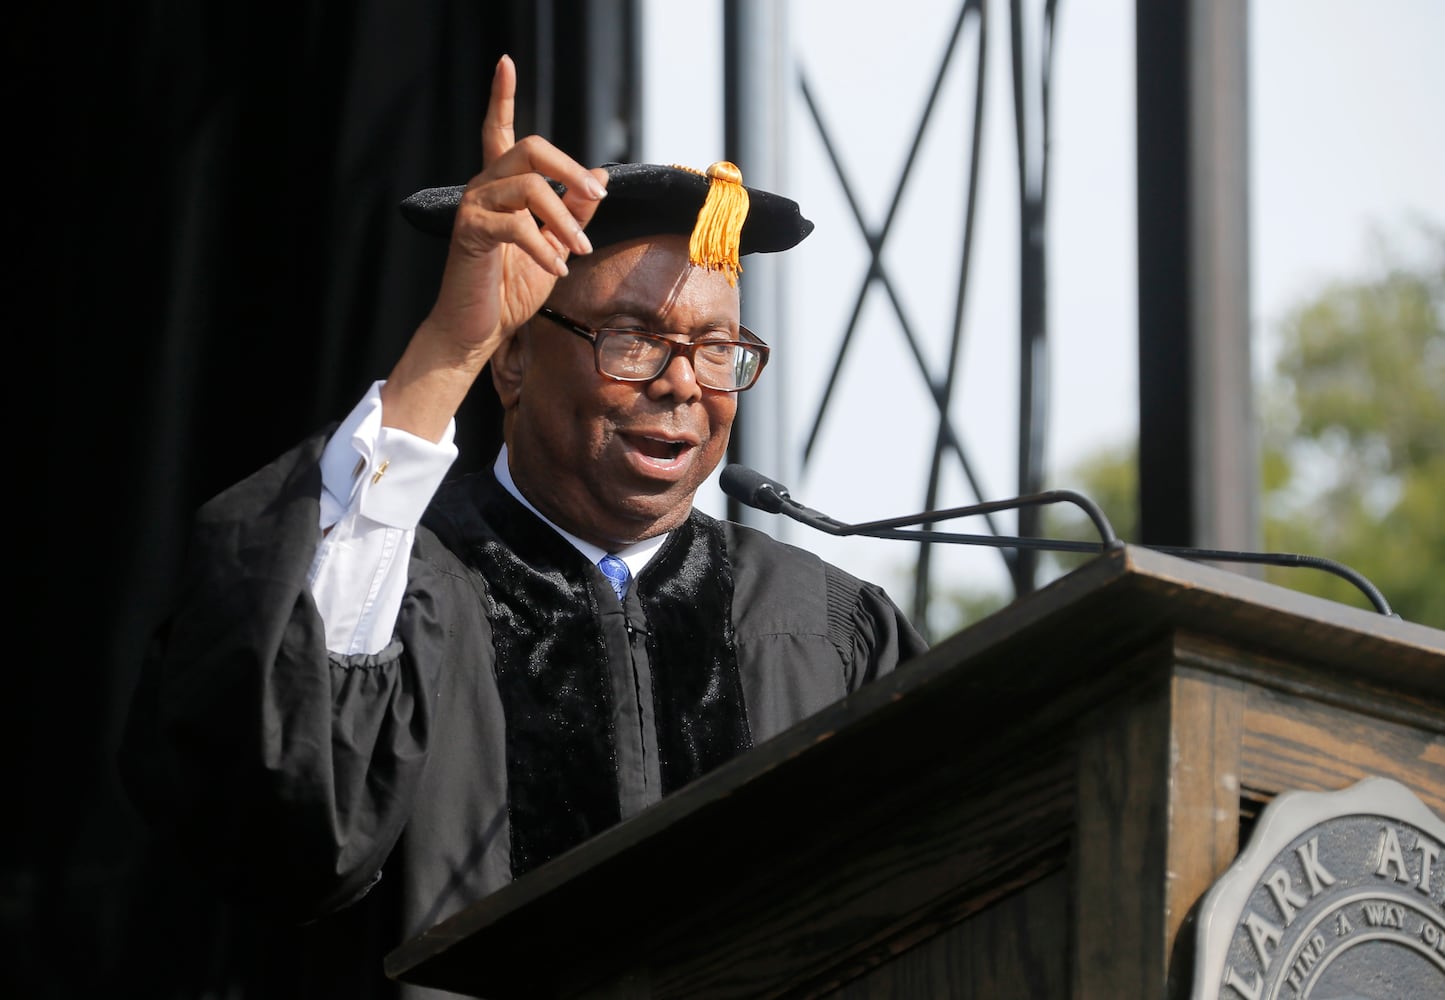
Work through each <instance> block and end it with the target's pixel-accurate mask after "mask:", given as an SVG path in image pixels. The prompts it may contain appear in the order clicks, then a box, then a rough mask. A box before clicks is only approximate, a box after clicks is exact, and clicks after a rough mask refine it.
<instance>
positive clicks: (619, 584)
mask: <svg viewBox="0 0 1445 1000" xmlns="http://www.w3.org/2000/svg"><path fill="white" fill-rule="evenodd" d="M597 566H598V568H599V569H601V570H602V575H603V576H605V577H607V579H608V581H609V582H610V583H611V584H612V589H613V590H615V591H617V599H618V600H619V601H620V600H623V599H624V596H623V595H625V594H626V593H627V581H628V580H629V579H631V578H632V574H631V573H630V572H629V571H628V569H627V564H626V563H625V562H623V561H622V560H621V559H618V558H617V557H616V556H614V555H605V556H603V557H602V558H601V559H600V560H598V563H597Z"/></svg>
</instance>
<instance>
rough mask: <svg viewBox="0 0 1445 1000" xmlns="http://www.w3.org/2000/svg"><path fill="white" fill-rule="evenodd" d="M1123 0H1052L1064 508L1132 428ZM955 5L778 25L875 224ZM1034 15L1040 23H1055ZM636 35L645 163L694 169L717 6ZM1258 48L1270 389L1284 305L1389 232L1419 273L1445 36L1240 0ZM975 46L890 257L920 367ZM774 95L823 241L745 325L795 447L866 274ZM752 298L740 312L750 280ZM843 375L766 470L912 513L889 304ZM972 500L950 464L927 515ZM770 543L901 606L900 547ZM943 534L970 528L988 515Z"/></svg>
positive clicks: (1003, 175) (958, 203)
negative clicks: (1087, 464) (823, 418)
mask: <svg viewBox="0 0 1445 1000" xmlns="http://www.w3.org/2000/svg"><path fill="white" fill-rule="evenodd" d="M1134 2H1135V0H1061V2H1060V3H1059V4H1058V8H1057V14H1056V21H1055V27H1054V35H1053V59H1052V75H1051V80H1052V82H1051V105H1050V133H1049V166H1048V169H1049V174H1048V185H1049V202H1048V218H1047V227H1048V231H1047V253H1048V264H1047V267H1048V275H1047V281H1048V298H1047V305H1046V310H1047V320H1046V323H1047V328H1048V337H1049V341H1050V344H1051V347H1050V356H1049V370H1050V378H1049V386H1050V388H1049V419H1048V423H1047V429H1046V482H1045V485H1046V486H1047V487H1052V488H1074V487H1076V486H1077V484H1076V483H1074V482H1072V481H1070V479H1069V476H1070V471H1071V468H1072V466H1073V464H1074V463H1075V462H1076V461H1077V460H1078V459H1079V458H1081V457H1083V456H1085V455H1087V454H1090V453H1093V452H1095V451H1097V450H1098V449H1100V448H1104V447H1108V446H1111V445H1117V444H1120V443H1123V442H1127V441H1129V440H1131V439H1132V438H1133V437H1134V435H1135V433H1136V430H1137V424H1138V413H1137V389H1138V386H1137V375H1138V372H1137V363H1136V357H1135V354H1136V342H1137V336H1138V324H1137V284H1136V267H1137V260H1136V256H1135V222H1136V206H1135V202H1134V197H1135V194H1134V179H1135V160H1134V157H1135V136H1134V23H1133V11H1134ZM988 3H989V6H988V16H989V30H988V44H987V62H986V73H987V75H986V81H985V92H986V95H987V99H986V105H985V110H984V113H983V114H984V128H985V138H984V161H983V162H982V164H981V165H980V176H979V183H980V193H979V203H978V216H977V221H976V223H975V227H976V228H975V236H974V241H975V247H974V253H973V257H972V260H971V262H970V266H969V272H968V277H967V282H968V284H967V297H966V299H965V313H964V329H965V334H964V353H963V355H962V357H961V359H960V366H959V372H960V375H961V380H960V384H959V389H958V393H957V395H956V397H955V399H954V401H953V404H952V407H951V409H950V419H951V421H952V425H953V426H954V428H955V429H956V430H958V432H959V433H960V434H961V436H962V438H963V440H964V448H965V450H966V452H967V453H968V455H969V459H970V462H971V463H972V464H973V466H974V468H975V470H976V471H977V473H978V476H979V478H980V481H981V482H980V485H981V486H982V491H983V493H984V494H985V497H984V498H985V499H993V498H996V497H1005V496H1011V495H1014V494H1016V493H1017V492H1018V487H1017V482H1016V468H1015V465H1016V457H1015V456H1016V450H1017V445H1016V440H1015V427H1016V423H1017V416H1016V413H1017V370H1018V361H1017V346H1016V341H1017V329H1018V277H1017V273H1018V263H1017V259H1018V216H1017V212H1018V208H1017V203H1018V195H1017V176H1016V171H1017V167H1016V163H1017V160H1016V153H1015V143H1014V135H1013V127H1014V126H1013V104H1012V93H1011V85H1010V82H1009V49H1008V5H1007V3H1005V2H1003V0H988ZM960 6H961V4H960V3H959V2H958V0H894V2H892V3H889V4H886V5H885V4H862V3H853V2H851V0H831V2H827V0H790V2H789V3H787V4H786V5H785V9H786V11H787V18H788V25H787V30H788V32H789V37H790V39H791V46H790V48H791V51H792V52H793V53H794V54H795V58H796V69H797V71H798V72H799V73H801V74H802V75H803V76H804V77H805V78H806V79H807V80H808V84H809V87H810V89H811V91H812V92H813V94H814V95H815V98H816V100H817V104H818V106H819V109H820V117H821V118H822V120H823V122H824V127H825V128H826V129H827V131H828V135H829V137H830V139H831V141H832V142H833V144H834V147H835V148H836V149H837V150H838V153H839V157H840V159H841V161H842V162H843V163H844V165H845V169H846V170H847V172H848V174H849V181H850V186H852V187H853V188H854V189H855V191H856V192H857V197H858V198H859V201H860V204H861V206H862V211H863V212H864V214H865V215H866V216H867V218H868V219H869V220H870V222H874V223H876V222H877V221H879V220H880V219H881V218H882V215H883V213H884V211H885V210H886V207H887V204H888V200H889V199H890V197H891V196H892V193H893V190H894V186H895V185H896V183H897V179H898V176H899V173H900V171H901V169H902V165H903V162H904V157H905V155H906V153H907V149H908V146H909V143H910V142H911V141H912V138H913V135H914V133H915V131H916V130H917V127H918V122H919V119H920V115H921V108H922V106H923V101H924V97H925V95H926V92H927V88H928V87H929V86H930V84H931V82H932V79H933V76H934V74H935V73H936V72H937V68H938V66H939V65H940V64H941V61H942V59H943V56H944V51H945V47H946V42H947V39H948V36H949V34H950V31H951V29H952V26H953V23H954V21H955V19H956V17H957V13H958V9H959V7H960ZM1026 8H1027V12H1028V14H1029V16H1035V17H1036V16H1037V11H1038V10H1041V9H1042V3H1038V2H1036V3H1033V4H1028V5H1026ZM878 11H884V12H886V16H883V17H879V16H878V14H877V12H878ZM643 17H644V26H643V30H644V51H645V53H646V57H645V60H646V61H645V64H644V66H645V68H644V118H643V149H642V155H643V157H644V159H648V160H653V161H661V162H677V163H685V164H690V165H694V166H699V167H705V166H706V165H707V164H708V163H710V162H712V161H713V160H716V159H719V158H720V157H721V152H720V151H721V148H722V138H721V134H722V133H721V123H720V104H719V103H718V102H715V101H709V100H706V99H705V98H704V97H703V96H701V95H706V93H707V92H708V90H709V86H710V83H709V82H710V81H715V83H713V84H712V89H713V90H715V92H716V93H718V94H721V42H720V38H721V35H720V27H721V13H720V5H719V4H717V3H716V2H698V0H694V2H690V3H686V4H676V3H665V2H663V0H645V2H644V4H643ZM1249 31H1250V52H1249V69H1248V72H1249V95H1250V96H1249V112H1248V113H1249V122H1250V126H1249V143H1250V176H1249V185H1250V199H1251V203H1250V213H1251V214H1250V220H1251V221H1250V229H1251V236H1250V239H1251V245H1250V251H1249V252H1250V271H1249V274H1250V285H1251V308H1250V315H1251V317H1252V319H1251V323H1252V332H1253V335H1254V356H1255V362H1256V369H1262V368H1263V367H1264V366H1265V365H1267V363H1268V358H1269V349H1270V340H1271V331H1272V330H1273V329H1275V328H1276V327H1277V326H1278V323H1279V321H1280V320H1281V318H1282V317H1283V316H1285V315H1286V313H1287V312H1288V311H1289V309H1290V308H1291V306H1293V305H1294V304H1296V303H1298V302H1299V301H1301V299H1303V298H1306V297H1308V296H1310V295H1311V294H1312V293H1313V292H1315V291H1318V290H1319V289H1320V288H1321V287H1322V286H1323V284H1324V283H1325V282H1327V281H1330V280H1335V279H1348V278H1352V277H1362V276H1367V275H1369V274H1372V273H1373V272H1374V270H1375V269H1376V267H1377V264H1378V257H1377V254H1376V250H1377V245H1378V240H1379V238H1380V237H1381V236H1385V237H1388V238H1390V239H1391V240H1392V241H1393V242H1394V243H1395V244H1396V246H1397V249H1402V250H1403V251H1404V252H1405V253H1407V254H1408V253H1409V251H1410V248H1411V246H1412V242H1411V239H1412V236H1414V235H1417V234H1418V230H1417V229H1416V228H1414V227H1415V226H1416V224H1417V223H1418V221H1419V220H1426V221H1428V222H1430V223H1432V224H1433V225H1435V226H1445V183H1442V178H1445V128H1442V127H1441V120H1442V114H1441V111H1440V105H1441V101H1442V98H1445V61H1441V60H1439V59H1438V57H1437V56H1436V54H1435V53H1434V52H1433V51H1432V46H1433V47H1438V44H1439V40H1440V39H1442V38H1445V3H1442V2H1440V0H1371V2H1368V3H1367V2H1364V0H1255V2H1254V3H1252V4H1251V5H1250V10H1249ZM962 37H963V39H964V45H963V48H962V49H961V51H960V53H959V55H958V56H955V59H954V63H953V64H952V66H951V68H950V70H949V73H948V75H947V76H946V78H945V86H944V89H943V92H942V94H941V96H940V104H939V107H938V109H937V111H936V112H935V115H934V119H933V121H934V124H932V125H931V126H930V127H929V130H928V132H927V133H926V137H925V142H924V146H923V147H922V149H921V151H920V159H919V165H918V166H917V167H916V168H915V175H914V176H913V178H912V179H910V181H909V184H908V186H907V187H906V188H905V194H904V198H903V201H902V204H901V208H900V214H899V217H898V220H897V222H896V223H895V226H894V229H893V231H892V232H891V234H890V237H889V240H888V242H887V244H886V247H885V251H884V261H885V264H886V266H887V267H888V269H889V273H890V275H891V276H892V277H893V279H894V280H895V281H896V282H897V284H898V286H899V289H900V292H901V294H902V297H903V299H904V301H905V303H906V305H905V309H906V310H907V312H908V318H909V322H910V326H912V327H914V328H915V329H916V330H919V331H921V333H920V340H921V342H922V343H921V349H922V352H923V354H924V355H925V356H926V357H927V358H928V359H929V366H930V369H931V370H933V371H935V372H938V371H941V370H942V365H943V359H944V358H945V351H946V348H947V339H948V336H949V330H950V328H951V320H952V315H953V308H954V287H955V285H956V282H957V275H958V272H959V269H960V250H961V244H960V240H959V235H958V234H959V230H960V225H961V220H962V218H963V196H964V190H965V181H966V177H967V150H966V147H965V145H964V143H965V141H966V137H967V135H968V133H969V131H970V129H971V127H972V101H973V73H974V65H975V61H976V58H977V56H976V52H977V40H978V36H977V32H976V24H973V23H970V24H969V26H968V27H967V28H966V29H965V32H964V34H963V36H962ZM1030 37H1031V38H1035V39H1036V38H1037V37H1038V34H1037V31H1034V30H1031V31H1030ZM679 39H683V41H682V42H679V41H678V40H679ZM786 102H787V103H786V106H785V110H784V113H785V114H786V116H787V118H786V119H785V122H786V129H785V134H786V136H787V144H788V145H787V149H786V155H785V157H784V162H785V163H786V164H787V167H786V175H785V177H784V178H782V179H780V180H779V181H778V184H779V186H780V187H781V188H782V191H783V193H785V194H788V195H789V196H791V197H794V198H796V199H797V200H798V201H799V202H800V203H801V205H802V207H803V211H804V214H805V215H807V216H808V217H809V218H811V219H813V220H814V221H815V223H816V224H817V229H816V230H815V232H814V234H813V235H812V236H811V237H810V238H809V239H808V240H806V241H804V243H803V244H801V245H800V246H799V247H798V248H796V249H794V250H793V251H790V252H789V253H788V254H786V255H780V256H786V257H788V260H787V261H786V263H781V262H780V263H778V264H777V265H776V266H777V267H779V269H780V270H781V272H782V273H783V274H784V275H785V278H784V281H783V284H784V287H785V288H786V289H787V298H786V306H785V310H786V312H785V315H786V321H785V322H784V323H783V326H784V327H785V328H784V329H780V330H775V331H767V332H764V331H759V332H761V333H762V334H763V336H764V338H765V339H767V340H769V341H770V342H771V343H773V344H774V346H775V348H777V352H776V354H775V358H776V359H777V360H779V361H782V362H783V363H781V364H776V365H775V366H772V367H770V368H769V370H768V373H767V375H766V376H765V377H771V378H782V379H784V380H785V381H784V384H785V385H786V387H787V388H786V390H785V393H784V400H785V402H784V406H785V412H784V422H785V424H786V427H785V428H784V434H785V436H786V437H787V438H788V439H790V440H791V441H792V442H793V448H792V449H791V451H790V453H792V452H797V451H800V449H801V444H802V441H803V439H804V436H805V435H806V432H807V429H808V427H809V426H810V425H811V421H812V415H813V413H814V412H815V410H816V407H817V403H818V400H819V399H820V398H821V394H822V392H823V386H824V379H825V378H826V376H827V373H828V370H829V367H830V366H831V359H832V357H833V355H834V352H835V351H836V349H837V344H838V342H839V340H840V338H841V335H842V332H843V329H844V327H845V326H846V322H847V317H848V314H849V312H850V311H851V308H852V306H853V301H854V298H855V296H856V294H857V290H858V287H859V285H860V283H861V280H862V273H863V269H864V268H865V267H866V265H867V260H868V258H867V254H866V249H865V248H864V246H863V245H862V241H861V238H860V237H859V235H858V232H857V229H856V226H855V225H854V223H853V222H852V219H851V216H850V214H849V209H848V207H847V203H846V201H845V200H844V196H843V193H842V190H841V188H840V186H839V184H838V182H837V180H836V179H835V175H834V172H833V169H832V167H831V166H830V165H829V163H828V160H827V159H826V156H825V152H824V147H823V144H822V142H821V140H820V139H819V137H818V132H817V130H816V129H815V128H814V126H813V125H812V123H811V119H810V118H809V117H808V114H807V110H806V105H805V104H804V102H803V100H802V98H801V97H800V96H798V94H797V93H796V92H794V93H792V94H790V95H787V97H786ZM742 166H743V170H744V177H745V179H746V177H747V165H746V164H743V165H742ZM754 259H756V258H754ZM745 266H747V264H746V262H745ZM768 266H774V262H772V261H769V262H768ZM743 281H744V286H743V287H744V311H745V314H746V311H747V304H746V288H747V284H746V283H747V277H746V275H745V276H744V279H743ZM784 359H786V360H784ZM849 359H850V360H849V361H848V363H847V364H846V366H845V368H844V370H843V372H842V373H841V395H840V396H835V398H836V399H838V400H839V401H840V402H839V403H838V404H836V405H835V408H834V409H833V410H831V411H830V417H829V423H828V424H827V429H826V430H825V432H824V434H823V435H822V437H821V438H820V440H819V443H818V445H817V446H816V448H815V451H814V454H813V455H812V457H811V458H810V459H809V461H808V463H807V464H806V466H801V465H800V466H792V465H788V467H787V468H783V469H760V470H759V471H762V472H764V473H765V474H768V475H772V476H774V477H775V478H779V479H781V480H782V481H784V482H785V484H786V485H788V486H789V488H790V490H791V492H792V495H793V496H794V498H796V499H797V500H799V501H801V502H802V503H804V504H806V505H808V506H811V507H814V508H816V509H819V510H822V511H825V512H826V513H828V514H831V515H833V516H834V517H837V518H838V519H840V520H843V521H850V522H857V521H867V520H876V519H880V518H886V517H893V516H901V515H904V514H911V513H914V512H918V511H922V510H924V509H925V505H924V499H925V496H924V476H925V474H926V470H927V465H928V458H929V456H930V454H931V450H932V439H933V433H934V430H935V427H936V417H935V416H934V410H933V407H932V404H931V403H930V402H929V401H928V399H927V397H926V393H925V390H924V388H923V383H922V376H921V375H920V373H919V369H918V366H917V365H916V364H915V363H914V361H913V359H912V357H911V355H910V354H909V353H908V351H907V349H906V347H905V346H904V341H903V339H902V337H901V335H900V332H899V325H898V323H897V320H896V318H895V314H894V313H893V311H892V309H891V307H890V306H889V305H888V303H887V301H886V300H885V299H884V298H883V297H882V296H881V295H879V294H877V293H876V292H875V293H872V294H870V295H869V297H868V298H867V299H866V300H865V305H864V311H863V321H862V323H861V324H860V327H859V332H858V333H857V334H855V344H854V346H853V347H852V348H851V349H850V352H849ZM743 405H744V406H746V405H747V402H746V399H744V402H743ZM781 464H783V465H787V462H782V463H781ZM977 499H979V497H978V496H976V495H975V494H974V492H973V490H972V489H971V488H970V487H969V486H968V484H967V483H966V481H965V480H964V478H963V476H962V473H961V471H959V467H958V464H957V463H956V462H947V463H945V477H944V482H943V492H942V493H941V495H940V497H939V499H938V501H937V502H935V503H934V504H933V505H932V507H933V509H942V508H947V507H951V506H958V505H963V504H968V503H972V502H974V501H975V500H977ZM699 503H700V505H701V506H702V507H703V508H704V509H706V510H709V511H710V512H713V513H719V512H720V511H721V510H722V509H723V504H724V501H723V500H722V498H721V494H720V493H717V492H716V490H715V488H714V487H712V486H705V487H704V490H703V493H702V494H700V497H699ZM763 523H764V526H765V527H767V529H768V530H769V531H771V532H772V533H774V534H775V535H778V536H779V537H782V538H785V539H786V540H788V541H792V542H794V543H796V544H800V545H804V546H806V547H807V548H810V549H813V550H814V551H817V552H818V553H819V554H821V555H823V556H825V557H826V558H829V559H831V560H832V561H834V562H837V563H838V564H839V565H841V566H843V567H844V568H846V569H849V570H851V571H853V572H855V573H857V574H858V575H860V576H864V577H866V578H869V579H873V580H875V581H876V582H878V583H881V584H883V585H884V586H886V587H888V588H889V590H890V591H891V592H893V593H894V596H895V597H897V598H899V599H900V600H901V601H902V600H906V599H907V597H908V595H909V586H910V584H909V583H908V580H909V576H908V573H909V572H910V567H911V563H912V560H913V558H914V555H915V547H914V546H913V544H912V543H909V542H898V541H880V540H872V539H863V538H833V537H831V536H828V535H825V534H822V533H820V532H817V531H814V530H812V529H809V528H806V527H803V526H801V525H796V524H793V523H791V522H788V521H786V520H784V519H782V518H773V519H771V520H765V521H764V522H763ZM948 527H950V528H952V529H953V530H956V531H969V532H974V531H977V532H982V531H983V530H984V528H983V527H982V524H981V522H979V521H978V520H976V519H975V520H961V521H955V522H952V523H951V524H950V525H949V526H948ZM1000 530H1002V531H1005V532H1008V531H1012V530H1013V525H1012V523H1011V522H1006V523H1004V524H1002V525H1001V526H1000ZM935 560H936V565H939V566H940V567H941V569H940V574H941V576H940V577H936V578H935V579H936V580H938V579H947V580H948V581H953V582H956V583H957V584H959V585H960V586H963V587H965V588H970V589H972V588H984V589H987V588H991V587H992V588H1000V589H1001V588H1004V587H1005V586H1006V577H1005V576H1004V572H1003V563H1002V560H1001V558H1000V555H999V553H998V552H997V551H995V550H991V549H982V548H968V547H963V546H943V547H939V548H937V549H936V550H935ZM937 586H939V584H938V583H935V587H937Z"/></svg>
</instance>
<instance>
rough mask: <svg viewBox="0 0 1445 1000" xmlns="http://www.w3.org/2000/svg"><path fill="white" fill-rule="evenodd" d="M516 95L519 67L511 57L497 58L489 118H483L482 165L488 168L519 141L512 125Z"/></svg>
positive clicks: (493, 74)
mask: <svg viewBox="0 0 1445 1000" xmlns="http://www.w3.org/2000/svg"><path fill="white" fill-rule="evenodd" d="M516 97H517V67H516V64H514V63H513V62H512V57H511V56H505V55H504V56H502V58H501V59H499V60H497V68H496V71H495V72H493V73H492V95H491V97H490V98H488V100H487V117H486V118H484V119H483V120H482V166H483V167H486V166H488V165H490V164H491V162H492V161H493V160H495V159H497V158H498V157H500V156H501V155H502V154H503V153H505V152H506V151H507V150H509V149H511V148H512V146H513V145H514V144H515V143H516V141H517V139H516V132H515V131H514V129H513V127H512V116H513V110H514V108H515V106H516Z"/></svg>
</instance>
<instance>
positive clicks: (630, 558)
mask: <svg viewBox="0 0 1445 1000" xmlns="http://www.w3.org/2000/svg"><path fill="white" fill-rule="evenodd" d="M492 472H493V473H494V474H495V475H496V477H497V482H499V483H501V484H502V489H504V490H506V491H507V492H508V493H510V494H512V496H514V497H516V498H517V502H518V503H520V504H521V505H522V506H523V507H526V508H527V509H528V510H530V511H531V512H532V513H533V514H536V515H537V516H538V517H540V518H541V519H542V520H543V521H545V522H546V523H547V526H548V527H550V528H551V529H552V530H553V531H555V532H557V534H559V535H561V536H562V537H563V538H565V539H567V541H568V543H570V544H571V546H572V547H573V548H574V549H576V550H577V551H578V552H580V553H582V554H583V555H584V556H586V557H587V558H588V559H589V560H590V561H591V562H592V563H593V565H596V563H597V562H598V560H600V559H601V558H602V557H603V556H605V555H606V554H607V550H606V549H604V548H602V547H601V546H598V545H593V544H592V543H591V542H587V541H583V540H582V539H580V538H578V537H577V536H576V535H574V534H572V533H571V532H570V531H566V530H564V529H562V528H559V527H558V526H557V525H556V524H555V523H554V522H553V521H552V519H551V518H550V517H548V516H547V515H546V514H543V513H542V512H541V511H540V510H538V509H537V508H536V507H534V506H532V502H531V501H530V500H528V499H527V498H526V497H524V496H522V491H521V490H519V489H517V484H516V482H515V481H513V479H512V470H511V467H510V466H509V465H508V463H507V446H506V445H505V444H504V445H502V450H501V451H499V452H498V453H497V461H496V462H495V463H494V464H493V466H492ZM665 541H667V534H666V533H664V534H661V535H655V536H653V537H652V538H644V539H643V540H642V541H640V542H634V543H633V544H632V545H629V546H627V547H626V548H624V549H621V550H619V551H617V552H614V553H612V554H613V555H615V556H617V557H618V558H619V559H621V560H622V561H623V562H625V563H627V568H628V569H629V570H630V571H631V572H632V575H633V576H634V577H635V576H637V574H639V573H641V572H642V568H643V567H644V566H646V565H647V564H648V563H649V562H651V561H652V557H653V556H655V555H657V550H658V549H660V548H662V543H663V542H665Z"/></svg>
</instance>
